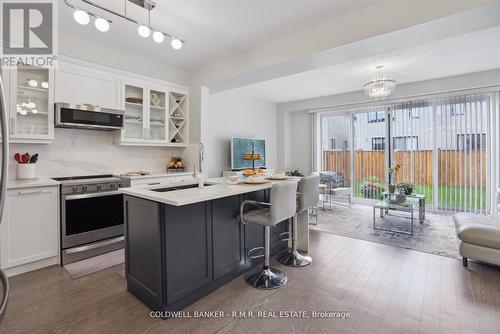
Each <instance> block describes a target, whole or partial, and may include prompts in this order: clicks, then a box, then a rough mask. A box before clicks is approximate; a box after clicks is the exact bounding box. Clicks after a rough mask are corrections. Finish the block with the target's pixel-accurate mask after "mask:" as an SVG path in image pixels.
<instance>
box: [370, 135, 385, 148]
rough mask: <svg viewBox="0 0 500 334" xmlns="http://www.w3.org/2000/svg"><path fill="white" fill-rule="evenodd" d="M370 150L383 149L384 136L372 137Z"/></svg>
mask: <svg viewBox="0 0 500 334" xmlns="http://www.w3.org/2000/svg"><path fill="white" fill-rule="evenodd" d="M372 150H373V151H384V150H385V137H375V138H372Z"/></svg>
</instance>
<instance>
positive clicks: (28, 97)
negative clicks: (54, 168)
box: [2, 66, 54, 144]
mask: <svg viewBox="0 0 500 334" xmlns="http://www.w3.org/2000/svg"><path fill="white" fill-rule="evenodd" d="M2 78H3V80H4V84H5V91H6V97H7V98H6V106H7V111H8V120H9V122H8V128H9V138H10V141H11V142H12V143H35V144H37V143H42V144H43V143H50V142H51V141H52V140H53V139H54V70H53V69H49V68H44V67H34V66H26V67H22V68H11V69H3V71H2Z"/></svg>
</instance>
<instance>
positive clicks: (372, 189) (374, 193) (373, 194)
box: [361, 176, 384, 199]
mask: <svg viewBox="0 0 500 334" xmlns="http://www.w3.org/2000/svg"><path fill="white" fill-rule="evenodd" d="M382 192H384V187H383V186H382V184H381V182H380V180H379V179H378V177H376V176H371V177H367V178H365V179H364V180H363V181H361V193H362V194H363V197H364V198H376V199H379V198H380V195H381V194H382Z"/></svg>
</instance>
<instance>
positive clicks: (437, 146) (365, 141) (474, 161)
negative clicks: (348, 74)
mask: <svg viewBox="0 0 500 334" xmlns="http://www.w3.org/2000/svg"><path fill="white" fill-rule="evenodd" d="M496 103H497V101H496V98H495V96H494V95H492V94H475V95H463V96H454V97H446V98H436V99H426V100H420V101H411V102H402V103H392V104H378V105H376V106H368V107H367V106H366V105H365V106H353V107H350V108H349V109H344V110H342V111H341V113H328V114H323V115H322V116H321V122H320V123H321V138H322V140H321V142H322V143H321V152H320V154H321V156H322V170H324V171H330V172H334V173H337V174H338V175H341V176H342V178H343V180H344V184H345V186H349V187H351V188H352V193H353V195H354V197H357V198H365V199H373V200H376V199H378V198H380V194H381V192H383V191H385V190H386V188H387V183H388V182H387V181H388V180H389V173H388V169H389V167H394V166H396V165H399V166H400V168H399V170H398V171H397V172H395V173H393V175H392V176H391V177H392V180H391V183H392V184H395V185H398V184H399V185H401V186H402V184H403V183H407V184H408V183H409V184H411V185H412V186H413V189H414V192H415V193H418V194H423V195H425V197H426V203H427V205H428V206H432V208H433V209H435V210H440V211H447V212H457V211H470V212H478V213H489V212H491V205H490V203H491V196H492V193H493V191H491V189H490V187H491V182H490V175H491V174H492V173H491V171H490V170H489V166H490V159H491V158H492V152H491V149H490V145H491V142H492V141H491V134H490V129H491V128H492V127H491V122H492V119H491V117H492V116H491V115H492V113H493V110H491V109H492V106H495V105H496Z"/></svg>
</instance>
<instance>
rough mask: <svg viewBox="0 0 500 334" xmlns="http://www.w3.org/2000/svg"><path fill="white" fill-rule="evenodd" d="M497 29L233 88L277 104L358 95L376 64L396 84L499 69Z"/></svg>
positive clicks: (498, 34) (499, 52) (499, 46)
mask: <svg viewBox="0 0 500 334" xmlns="http://www.w3.org/2000/svg"><path fill="white" fill-rule="evenodd" d="M499 55H500V26H499V27H495V28H491V29H486V30H482V31H478V32H474V33H468V34H464V35H460V36H457V37H453V38H448V39H444V40H440V41H436V42H432V43H427V44H423V45H419V46H415V47H411V48H406V49H400V50H395V51H391V52H387V53H384V54H379V55H376V56H372V57H367V58H363V59H357V60H353V61H349V62H344V63H340V64H335V65H332V66H327V67H322V68H319V69H315V70H312V71H307V72H302V73H299V74H295V75H291V76H286V77H281V78H278V79H274V80H269V81H264V82H260V83H257V84H254V85H250V86H246V87H243V88H239V89H238V91H239V92H241V93H242V94H246V95H250V96H254V97H258V98H262V99H265V100H268V101H272V102H276V103H283V102H290V101H297V100H303V99H308V98H315V97H320V96H328V95H335V94H342V93H347V92H354V91H359V90H361V89H362V86H363V84H364V83H365V82H366V80H367V79H369V77H370V75H371V74H372V73H373V71H374V67H375V66H376V65H379V64H382V65H384V66H385V69H386V70H387V71H390V72H391V73H393V74H394V75H395V78H396V80H397V81H398V83H399V84H402V83H410V82H417V81H423V80H430V79H436V78H442V77H448V76H454V75H460V74H466V73H473V72H480V71H486V70H491V69H497V68H500V56H499Z"/></svg>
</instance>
